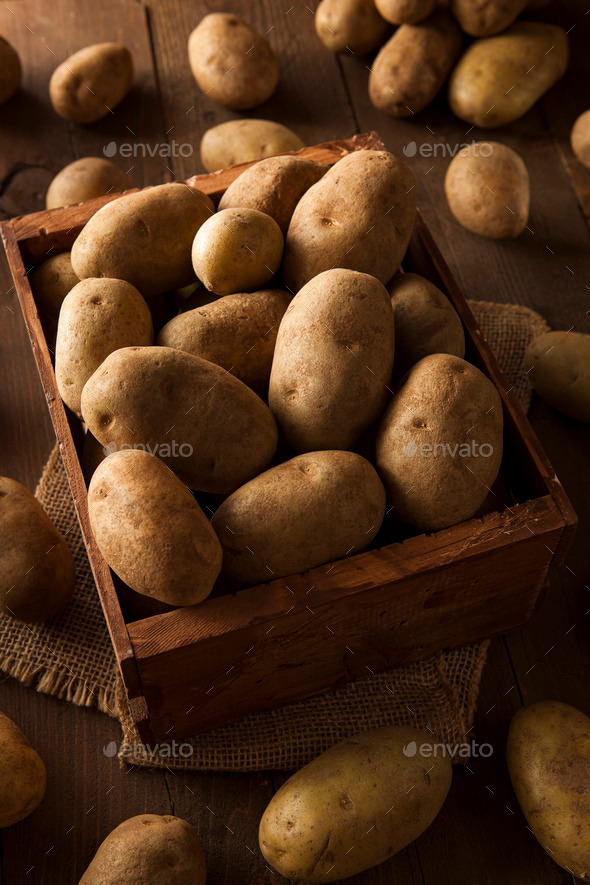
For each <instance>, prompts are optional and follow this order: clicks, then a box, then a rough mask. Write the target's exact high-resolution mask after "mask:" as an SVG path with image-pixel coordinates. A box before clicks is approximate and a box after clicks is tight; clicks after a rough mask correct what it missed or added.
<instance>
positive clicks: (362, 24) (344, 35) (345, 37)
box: [314, 0, 389, 55]
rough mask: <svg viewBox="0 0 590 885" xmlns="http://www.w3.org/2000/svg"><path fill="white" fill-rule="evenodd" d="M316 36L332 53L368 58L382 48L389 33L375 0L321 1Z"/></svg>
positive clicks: (316, 20)
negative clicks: (375, 50)
mask: <svg viewBox="0 0 590 885" xmlns="http://www.w3.org/2000/svg"><path fill="white" fill-rule="evenodd" d="M314 22H315V30H316V34H317V35H318V37H319V38H320V40H321V41H322V43H323V44H324V46H326V47H327V48H328V49H331V50H332V52H349V53H350V52H351V53H352V54H353V55H366V54H367V52H372V51H373V49H377V47H378V46H380V45H381V44H382V43H383V41H384V40H385V38H386V37H387V33H388V31H389V26H388V24H387V22H386V21H384V20H383V19H382V18H381V16H380V15H379V13H378V12H377V9H376V8H375V0H322V2H321V3H320V5H319V6H318V8H317V9H316V12H315V19H314Z"/></svg>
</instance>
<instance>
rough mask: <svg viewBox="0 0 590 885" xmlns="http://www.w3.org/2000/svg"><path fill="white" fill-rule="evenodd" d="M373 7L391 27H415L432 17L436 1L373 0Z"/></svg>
mask: <svg viewBox="0 0 590 885" xmlns="http://www.w3.org/2000/svg"><path fill="white" fill-rule="evenodd" d="M375 5H376V6H377V9H378V10H379V12H380V14H381V15H382V16H383V18H384V19H386V21H388V22H391V24H392V25H415V24H417V23H418V22H421V21H424V19H425V18H428V16H429V15H432V13H433V12H434V10H435V7H436V0H375Z"/></svg>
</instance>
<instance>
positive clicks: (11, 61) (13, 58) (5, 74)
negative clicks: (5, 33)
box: [0, 37, 22, 104]
mask: <svg viewBox="0 0 590 885" xmlns="http://www.w3.org/2000/svg"><path fill="white" fill-rule="evenodd" d="M21 77H22V69H21V63H20V58H19V57H18V53H17V51H16V49H14V47H13V46H11V45H10V43H9V42H8V40H5V39H4V37H0V104H4V102H5V101H8V99H9V98H12V96H13V95H14V94H15V92H16V91H17V90H18V88H19V86H20V81H21Z"/></svg>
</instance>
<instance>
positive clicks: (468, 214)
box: [445, 141, 530, 240]
mask: <svg viewBox="0 0 590 885" xmlns="http://www.w3.org/2000/svg"><path fill="white" fill-rule="evenodd" d="M445 194H446V197H447V202H448V204H449V209H450V210H451V212H452V213H453V215H454V216H455V218H456V219H457V221H458V222H459V223H460V224H462V225H463V227H466V228H467V230H470V231H472V232H473V233H475V234H479V235H480V236H482V237H491V238H492V239H496V240H502V239H510V238H514V237H517V236H518V235H519V234H521V233H522V232H523V230H524V229H525V227H526V223H527V221H528V217H529V203H530V183H529V173H528V171H527V168H526V166H525V164H524V161H523V160H522V158H521V157H520V156H519V155H518V154H517V153H516V151H513V150H512V149H511V148H509V147H507V146H506V145H505V144H500V143H499V142H497V141H489V142H487V141H483V142H482V141H478V142H474V143H473V144H471V145H468V146H467V147H464V148H462V150H460V151H459V153H458V154H456V155H455V156H454V157H453V159H452V160H451V162H450V164H449V168H448V169H447V174H446V176H445Z"/></svg>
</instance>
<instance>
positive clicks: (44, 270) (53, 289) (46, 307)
mask: <svg viewBox="0 0 590 885" xmlns="http://www.w3.org/2000/svg"><path fill="white" fill-rule="evenodd" d="M29 281H30V283H31V289H32V290H33V296H34V298H35V303H36V305H37V309H38V310H39V313H40V314H42V315H44V316H46V317H47V318H48V319H50V320H57V318H58V316H59V311H60V308H61V306H62V303H63V300H64V298H65V297H66V295H67V294H68V292H69V291H70V290H71V289H73V288H74V286H75V285H76V284H77V283H79V282H80V278H79V277H78V275H77V274H76V273H74V268H73V267H72V259H71V253H70V252H60V253H59V255H52V256H51V258H47V259H46V260H45V261H44V262H43V263H42V264H40V265H39V267H36V268H35V270H34V271H33V272H32V273H31V275H30V277H29Z"/></svg>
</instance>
